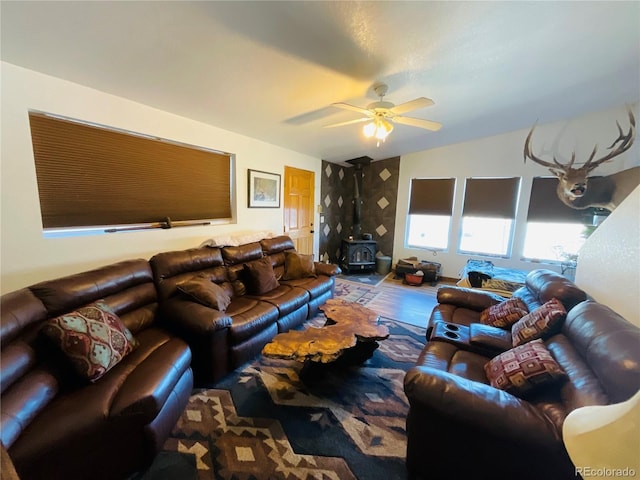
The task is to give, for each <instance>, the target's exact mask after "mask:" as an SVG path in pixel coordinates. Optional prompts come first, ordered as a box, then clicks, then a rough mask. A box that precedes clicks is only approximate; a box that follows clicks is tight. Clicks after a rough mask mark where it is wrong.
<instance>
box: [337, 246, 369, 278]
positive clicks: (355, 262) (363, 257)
mask: <svg viewBox="0 0 640 480" xmlns="http://www.w3.org/2000/svg"><path fill="white" fill-rule="evenodd" d="M377 245H378V244H377V242H376V241H375V240H342V247H341V249H340V268H342V270H344V271H345V272H346V273H349V272H351V271H369V270H374V269H375V268H376V250H377Z"/></svg>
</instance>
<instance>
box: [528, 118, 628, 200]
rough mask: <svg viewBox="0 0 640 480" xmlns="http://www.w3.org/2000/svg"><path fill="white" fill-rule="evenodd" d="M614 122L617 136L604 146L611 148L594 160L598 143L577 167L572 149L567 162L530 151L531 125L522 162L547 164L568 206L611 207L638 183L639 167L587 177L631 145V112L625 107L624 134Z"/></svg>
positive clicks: (558, 192)
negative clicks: (627, 119)
mask: <svg viewBox="0 0 640 480" xmlns="http://www.w3.org/2000/svg"><path fill="white" fill-rule="evenodd" d="M616 125H617V126H618V132H619V135H618V138H616V139H615V141H614V142H613V143H612V144H611V146H610V147H609V148H608V150H611V151H610V152H609V153H608V154H606V155H604V156H602V157H600V158H598V159H597V160H594V158H595V156H596V153H597V151H598V145H596V146H595V147H593V152H591V156H590V157H589V159H588V160H587V161H586V162H585V163H584V164H583V165H582V166H581V167H580V168H573V164H574V163H575V160H576V153H575V152H573V153H572V154H571V161H570V162H569V163H567V164H563V163H560V162H559V161H558V160H557V159H556V157H555V156H554V157H553V163H551V162H547V161H545V160H542V159H541V158H538V157H536V156H535V155H534V154H533V151H532V150H531V136H532V135H533V131H534V130H535V125H534V127H533V128H532V129H531V131H530V132H529V135H527V139H526V141H525V143H524V161H525V162H526V161H527V158H528V159H531V160H533V161H534V162H536V163H537V164H539V165H542V166H545V167H548V168H549V171H550V172H551V173H553V174H554V175H555V176H556V177H558V188H557V194H558V198H560V200H562V202H563V203H565V204H566V205H568V206H569V207H571V208H575V209H578V210H582V209H585V208H589V207H600V208H606V209H607V210H613V209H614V208H615V207H616V206H618V205H619V203H620V202H621V201H622V200H624V198H625V197H626V196H627V195H629V193H631V191H632V190H633V189H634V188H635V187H636V186H637V185H638V182H639V181H640V179H639V172H640V167H634V168H631V169H629V170H625V172H628V173H629V175H620V174H621V173H623V172H618V173H617V174H613V175H608V176H606V177H587V175H588V174H589V173H590V172H591V171H593V170H595V169H596V168H597V167H598V166H600V165H601V164H603V163H605V162H608V161H610V160H613V158H615V157H617V156H618V155H620V154H621V153H624V152H626V151H627V150H629V148H631V145H633V141H634V140H635V132H636V119H635V118H634V116H633V112H632V111H631V110H629V131H628V132H627V133H626V134H625V133H624V132H623V131H622V127H621V126H620V123H619V122H616Z"/></svg>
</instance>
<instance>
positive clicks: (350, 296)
mask: <svg viewBox="0 0 640 480" xmlns="http://www.w3.org/2000/svg"><path fill="white" fill-rule="evenodd" d="M380 293H381V292H379V291H375V290H373V289H372V288H371V287H365V286H360V285H356V284H355V283H351V282H348V281H344V280H341V279H336V287H335V292H334V297H335V298H339V299H340V300H345V301H347V302H355V303H359V304H361V305H366V304H367V303H369V302H371V301H372V300H375V299H376V298H377V297H378V296H379V295H380Z"/></svg>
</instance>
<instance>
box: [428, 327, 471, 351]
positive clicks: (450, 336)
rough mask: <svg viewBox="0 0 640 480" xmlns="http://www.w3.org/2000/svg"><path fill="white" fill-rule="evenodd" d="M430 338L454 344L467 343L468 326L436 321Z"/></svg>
mask: <svg viewBox="0 0 640 480" xmlns="http://www.w3.org/2000/svg"><path fill="white" fill-rule="evenodd" d="M430 340H440V341H441V342H449V343H453V344H455V345H467V346H468V345H469V327H467V326H466V325H457V324H455V323H447V322H442V321H439V322H436V323H435V325H434V328H433V332H431V338H430Z"/></svg>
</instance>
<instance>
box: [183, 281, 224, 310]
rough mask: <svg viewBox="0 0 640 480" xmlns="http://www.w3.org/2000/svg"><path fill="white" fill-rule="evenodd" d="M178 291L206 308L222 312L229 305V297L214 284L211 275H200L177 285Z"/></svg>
mask: <svg viewBox="0 0 640 480" xmlns="http://www.w3.org/2000/svg"><path fill="white" fill-rule="evenodd" d="M178 290H180V291H181V292H182V293H184V294H186V295H188V296H189V297H191V298H192V299H194V300H195V301H196V302H198V303H201V304H202V305H205V306H207V307H211V308H215V309H216V310H218V311H220V312H224V311H225V310H226V309H227V307H228V306H229V304H230V303H231V297H230V296H229V295H228V294H227V292H226V291H225V290H224V289H223V288H222V287H221V286H220V285H217V284H216V283H214V282H213V281H212V279H211V275H207V274H201V275H196V276H194V277H193V278H191V279H189V280H187V281H186V282H182V283H180V284H179V285H178Z"/></svg>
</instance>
